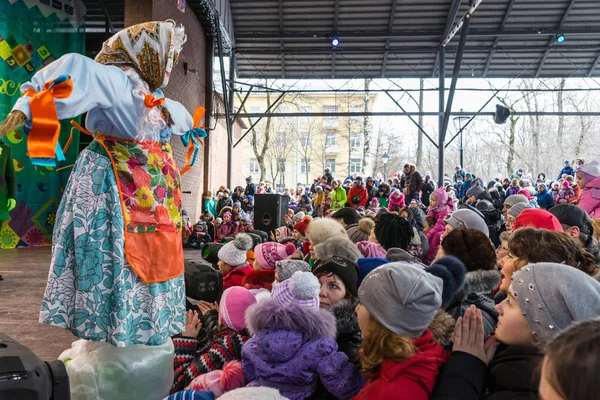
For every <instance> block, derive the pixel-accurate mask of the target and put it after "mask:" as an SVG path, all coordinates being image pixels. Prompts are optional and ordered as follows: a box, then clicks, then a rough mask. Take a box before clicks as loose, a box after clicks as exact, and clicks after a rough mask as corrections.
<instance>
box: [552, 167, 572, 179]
mask: <svg viewBox="0 0 600 400" xmlns="http://www.w3.org/2000/svg"><path fill="white" fill-rule="evenodd" d="M563 174H567V175H571V176H575V170H574V169H573V167H571V166H570V165H569V166H568V167H564V168H563V169H561V170H560V173H559V174H558V178H556V180H559V179H560V178H561V177H562V176H563Z"/></svg>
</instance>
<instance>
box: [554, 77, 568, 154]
mask: <svg viewBox="0 0 600 400" xmlns="http://www.w3.org/2000/svg"><path fill="white" fill-rule="evenodd" d="M565 82H566V80H565V79H562V80H561V81H560V83H559V85H558V87H559V88H560V90H559V91H558V92H557V93H556V105H557V106H558V112H559V113H562V112H563V110H564V106H563V95H564V89H565ZM563 136H565V117H564V116H562V115H559V116H558V137H557V139H558V147H560V148H562V141H563Z"/></svg>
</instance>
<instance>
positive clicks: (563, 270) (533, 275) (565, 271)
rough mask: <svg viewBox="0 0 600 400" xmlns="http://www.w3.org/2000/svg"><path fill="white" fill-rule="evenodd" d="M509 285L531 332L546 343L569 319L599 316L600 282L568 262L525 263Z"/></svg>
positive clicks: (571, 322) (568, 323)
mask: <svg viewBox="0 0 600 400" xmlns="http://www.w3.org/2000/svg"><path fill="white" fill-rule="evenodd" d="M512 288H513V292H514V294H515V298H516V299H517V302H518V303H519V307H520V308H521V311H522V312H523V315H524V316H525V319H526V320H527V325H528V326H529V329H531V331H532V333H533V335H534V336H535V337H536V338H537V339H538V340H539V341H540V342H541V343H546V342H548V341H549V340H550V339H552V338H553V337H554V336H555V335H557V334H558V333H559V332H560V331H561V330H563V329H566V328H568V327H569V326H570V325H572V324H573V322H576V321H583V320H588V319H593V318H597V317H598V316H599V315H600V282H598V281H597V280H595V279H594V278H592V277H590V276H588V275H587V274H586V273H584V272H582V271H580V270H578V269H576V268H573V267H571V266H569V265H564V264H555V263H537V264H529V265H527V266H525V267H524V268H521V269H520V270H518V271H517V272H515V274H514V275H513V277H512Z"/></svg>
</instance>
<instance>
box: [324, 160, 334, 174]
mask: <svg viewBox="0 0 600 400" xmlns="http://www.w3.org/2000/svg"><path fill="white" fill-rule="evenodd" d="M325 168H329V170H330V171H331V173H332V174H334V173H335V158H327V159H325Z"/></svg>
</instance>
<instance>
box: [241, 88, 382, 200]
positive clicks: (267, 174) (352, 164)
mask: <svg viewBox="0 0 600 400" xmlns="http://www.w3.org/2000/svg"><path fill="white" fill-rule="evenodd" d="M274 100H275V96H273V95H270V96H267V95H266V94H260V95H253V96H250V97H249V98H248V100H247V101H246V104H245V109H244V110H242V112H244V113H249V114H255V113H262V112H265V111H266V109H267V108H268V105H269V104H271V102H272V101H274ZM374 101H375V95H370V96H368V97H367V98H366V99H365V96H364V95H363V94H356V95H348V96H340V95H334V94H324V95H301V96H294V95H286V97H285V98H284V99H283V101H282V102H281V103H280V105H279V107H277V109H276V110H275V113H281V114H285V113H305V114H307V115H306V116H300V117H274V116H273V117H264V118H262V120H261V121H260V122H259V123H258V124H257V125H256V127H255V128H254V131H251V132H250V133H249V134H248V135H247V136H246V138H245V139H244V140H243V141H242V142H241V143H240V144H239V146H238V147H236V149H235V153H237V154H239V157H240V158H241V160H240V163H241V165H242V169H241V171H239V172H240V173H242V174H244V175H245V176H248V175H251V176H253V177H254V178H255V180H256V181H258V180H259V179H261V176H262V180H263V181H268V182H271V183H272V186H273V187H276V188H277V189H283V188H284V187H294V186H295V185H296V184H298V183H302V184H311V183H312V181H313V179H314V178H315V177H316V176H319V175H321V174H322V173H323V170H324V169H325V168H330V169H331V172H332V173H333V175H334V176H335V177H336V178H338V179H343V178H345V177H347V176H349V175H353V174H363V172H364V171H370V163H371V160H369V158H370V157H368V156H367V163H366V165H363V159H364V158H365V151H364V148H365V138H366V137H368V136H369V134H371V135H372V132H373V126H372V119H367V122H366V123H365V117H362V116H350V117H348V116H337V115H335V114H336V113H347V112H364V111H365V107H366V109H367V110H368V111H372V110H373V103H374ZM310 113H331V114H332V115H331V116H325V117H311V116H310V115H308V114H310ZM254 120H256V118H254ZM244 122H245V123H246V125H248V126H250V125H251V121H250V120H245V121H244ZM365 133H367V135H365ZM236 158H237V156H236ZM261 164H262V165H261ZM261 167H262V168H261Z"/></svg>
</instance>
